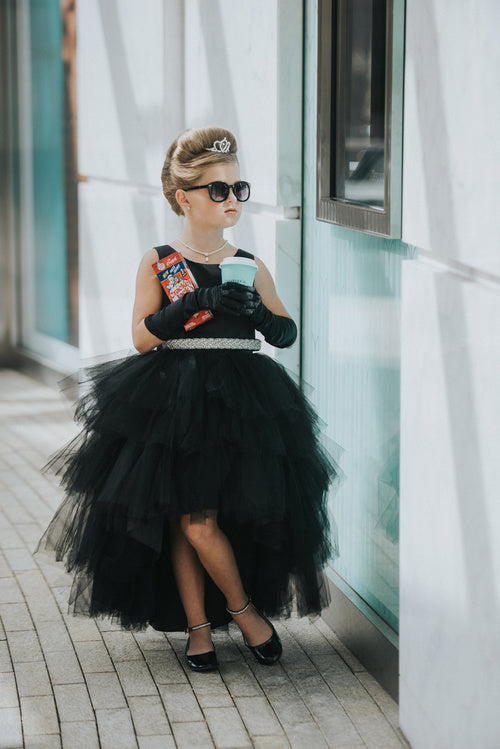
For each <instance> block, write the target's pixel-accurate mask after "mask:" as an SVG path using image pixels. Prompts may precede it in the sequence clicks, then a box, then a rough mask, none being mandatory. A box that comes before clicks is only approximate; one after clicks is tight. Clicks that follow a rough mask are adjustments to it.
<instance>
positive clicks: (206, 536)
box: [181, 510, 272, 646]
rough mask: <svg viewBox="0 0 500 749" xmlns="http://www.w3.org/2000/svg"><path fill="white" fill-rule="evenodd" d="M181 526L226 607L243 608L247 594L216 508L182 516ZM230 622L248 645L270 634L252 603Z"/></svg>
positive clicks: (257, 642)
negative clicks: (222, 597)
mask: <svg viewBox="0 0 500 749" xmlns="http://www.w3.org/2000/svg"><path fill="white" fill-rule="evenodd" d="M181 527H182V530H183V532H184V534H185V537H186V539H187V541H188V542H189V544H190V545H191V546H192V547H193V549H194V550H195V551H196V553H197V556H198V558H199V560H200V562H201V564H202V565H203V567H204V568H205V569H206V571H207V572H208V574H209V575H210V577H211V578H212V580H213V581H214V583H215V584H216V585H217V587H218V588H219V590H221V591H222V593H223V594H224V595H225V597H226V601H227V606H228V608H230V609H232V610H234V611H238V610H239V609H241V608H243V607H244V606H245V604H246V602H247V600H248V596H247V594H246V593H245V590H244V589H243V585H242V582H241V578H240V573H239V571H238V566H237V564H236V559H235V557H234V552H233V549H232V547H231V544H230V543H229V541H228V539H227V536H226V535H225V534H224V533H223V532H222V531H221V529H220V528H219V525H218V523H217V513H216V511H215V510H213V511H211V512H210V513H209V514H205V515H200V516H199V517H193V515H183V516H182V517H181ZM183 603H184V599H183ZM186 613H187V611H186ZM234 621H235V622H236V624H237V625H238V627H239V628H240V629H241V631H242V632H243V634H244V636H245V639H246V641H247V642H248V644H249V645H254V646H255V645H261V644H262V643H263V642H265V641H266V640H268V639H269V637H270V636H271V634H272V629H271V627H270V626H269V624H267V622H265V621H264V620H263V619H262V617H261V616H259V614H258V613H257V612H256V611H255V609H254V608H253V607H252V606H250V607H249V608H248V609H247V611H246V612H245V613H244V614H240V615H238V616H237V617H236V618H235V619H234ZM201 631H203V630H201ZM193 634H194V633H193Z"/></svg>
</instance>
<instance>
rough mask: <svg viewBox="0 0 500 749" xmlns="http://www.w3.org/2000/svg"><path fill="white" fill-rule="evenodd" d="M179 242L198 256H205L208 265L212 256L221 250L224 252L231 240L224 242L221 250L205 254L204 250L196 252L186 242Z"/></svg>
mask: <svg viewBox="0 0 500 749" xmlns="http://www.w3.org/2000/svg"><path fill="white" fill-rule="evenodd" d="M179 242H180V243H181V244H183V245H184V247H187V248H188V250H192V251H193V252H197V253H198V255H205V262H206V263H208V258H209V257H210V255H215V254H216V252H220V251H221V250H223V249H224V247H225V246H226V245H227V243H228V242H229V240H228V239H226V241H225V242H224V244H223V245H222V247H219V249H218V250H212V252H203V250H195V249H194V247H191V246H190V245H188V244H186V243H185V242H183V241H182V239H179Z"/></svg>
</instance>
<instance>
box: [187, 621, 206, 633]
mask: <svg viewBox="0 0 500 749" xmlns="http://www.w3.org/2000/svg"><path fill="white" fill-rule="evenodd" d="M211 626H212V625H211V624H210V622H203V624H197V625H196V626H195V627H188V628H187V632H194V631H195V630H196V629H203V627H211Z"/></svg>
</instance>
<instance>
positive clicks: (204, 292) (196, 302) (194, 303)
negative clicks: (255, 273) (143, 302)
mask: <svg viewBox="0 0 500 749" xmlns="http://www.w3.org/2000/svg"><path fill="white" fill-rule="evenodd" d="M237 287H238V288H237ZM251 297H252V294H251V293H250V292H249V290H248V288H247V287H245V286H242V285H241V284H234V283H232V282H228V283H223V284H219V285H218V286H209V287H208V288H204V289H195V290H194V291H188V292H187V294H184V296H182V297H181V298H180V299H178V300H177V301H176V302H172V303H171V304H167V306H166V307H163V309H161V310H159V311H158V312H154V313H153V314H152V315H148V316H147V317H146V318H145V319H144V325H145V326H146V328H147V329H148V330H149V332H150V333H152V334H153V335H155V336H156V337H157V338H160V339H161V340H162V341H167V340H168V339H169V338H172V336H174V335H175V334H176V331H177V332H178V331H179V330H180V329H181V328H183V325H184V323H185V322H187V320H189V318H190V317H191V316H192V315H194V313H195V312H200V311H201V310H203V309H209V310H210V311H211V312H221V313H224V314H226V315H235V316H239V315H241V313H242V308H243V305H244V304H245V302H248V301H249V299H250V298H251Z"/></svg>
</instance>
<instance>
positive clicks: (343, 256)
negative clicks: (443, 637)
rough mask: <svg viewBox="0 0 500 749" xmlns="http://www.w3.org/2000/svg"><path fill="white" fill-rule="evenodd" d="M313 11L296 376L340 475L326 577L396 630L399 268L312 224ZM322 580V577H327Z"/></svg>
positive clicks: (371, 242) (397, 261)
mask: <svg viewBox="0 0 500 749" xmlns="http://www.w3.org/2000/svg"><path fill="white" fill-rule="evenodd" d="M316 18H317V3H316V1H315V0H309V1H308V2H307V3H306V48H305V98H304V101H305V113H304V198H303V232H304V236H303V247H304V253H303V296H302V301H303V318H302V347H303V348H302V376H303V379H304V381H305V383H306V384H307V385H308V386H309V387H308V394H309V397H310V398H311V400H312V401H313V403H314V405H315V406H316V408H317V410H318V413H319V416H320V417H321V419H322V420H323V421H324V422H325V444H326V447H327V449H328V448H329V449H330V451H331V452H332V454H333V457H334V458H335V459H336V460H337V461H338V463H339V464H340V467H341V469H342V471H343V473H344V476H343V481H342V483H341V484H340V486H337V487H334V489H333V490H332V492H331V496H330V507H331V512H332V515H333V517H334V518H335V522H336V526H337V528H336V532H337V535H338V546H339V556H338V557H337V558H336V559H334V560H332V561H331V569H332V570H334V571H335V573H337V574H338V575H340V576H341V578H342V579H343V580H344V581H345V583H346V584H347V586H348V587H349V588H351V589H352V590H353V591H354V592H355V593H356V594H357V595H358V596H359V597H361V599H363V600H364V601H365V602H366V603H367V604H368V606H369V607H370V608H371V609H372V610H373V611H375V612H376V613H377V614H378V615H379V616H380V617H381V618H382V619H383V620H384V621H385V622H386V623H387V624H388V625H389V626H390V627H391V628H392V629H393V630H394V631H396V632H397V630H398V598H399V594H398V566H399V565H398V541H399V539H398V528H399V422H400V396H399V382H400V300H401V263H402V260H403V259H404V257H406V256H407V255H408V248H407V246H406V245H405V244H404V243H402V242H400V241H399V240H388V239H382V238H380V237H375V236H372V235H368V234H364V233H362V232H356V231H353V230H350V229H344V228H341V227H338V226H335V225H333V224H328V223H325V222H321V221H318V220H316V217H315V214H316V163H317V162H316V125H317V123H316V117H317V78H316V76H317V62H316V61H317V33H318V32H317V28H316ZM327 573H328V570H327Z"/></svg>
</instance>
